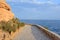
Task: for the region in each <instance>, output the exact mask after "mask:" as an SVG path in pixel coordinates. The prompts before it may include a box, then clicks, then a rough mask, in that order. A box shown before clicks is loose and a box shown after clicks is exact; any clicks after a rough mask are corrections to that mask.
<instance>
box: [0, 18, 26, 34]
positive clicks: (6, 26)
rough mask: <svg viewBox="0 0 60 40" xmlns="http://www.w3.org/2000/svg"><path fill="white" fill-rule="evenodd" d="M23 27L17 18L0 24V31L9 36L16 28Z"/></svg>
mask: <svg viewBox="0 0 60 40" xmlns="http://www.w3.org/2000/svg"><path fill="white" fill-rule="evenodd" d="M24 25H25V24H24V23H23V22H20V20H19V19H18V18H13V19H12V20H10V21H8V22H4V21H2V22H0V29H2V30H3V31H7V32H9V34H11V32H15V31H16V29H17V28H19V27H22V26H24Z"/></svg>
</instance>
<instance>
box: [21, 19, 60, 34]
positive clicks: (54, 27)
mask: <svg viewBox="0 0 60 40" xmlns="http://www.w3.org/2000/svg"><path fill="white" fill-rule="evenodd" d="M21 21H22V22H24V23H28V24H39V25H42V26H43V27H47V28H48V29H49V30H51V31H53V32H55V33H57V34H59V35H60V20H21Z"/></svg>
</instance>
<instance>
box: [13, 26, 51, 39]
mask: <svg viewBox="0 0 60 40" xmlns="http://www.w3.org/2000/svg"><path fill="white" fill-rule="evenodd" d="M14 40H51V39H50V38H49V37H48V36H46V35H45V34H44V33H43V32H42V31H41V30H40V29H38V28H37V27H35V26H26V27H25V28H24V30H23V31H22V32H21V33H19V34H18V35H17V36H16V37H15V39H14Z"/></svg>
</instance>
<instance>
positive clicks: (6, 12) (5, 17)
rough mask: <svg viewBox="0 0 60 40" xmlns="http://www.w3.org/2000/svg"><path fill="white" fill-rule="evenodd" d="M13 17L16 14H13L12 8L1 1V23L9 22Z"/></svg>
mask: <svg viewBox="0 0 60 40" xmlns="http://www.w3.org/2000/svg"><path fill="white" fill-rule="evenodd" d="M4 1H5V0H4ZM13 17H14V14H13V13H12V12H11V9H10V6H9V5H8V4H7V3H6V2H1V0H0V22H1V21H9V20H10V19H12V18H13Z"/></svg>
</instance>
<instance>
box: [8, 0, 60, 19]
mask: <svg viewBox="0 0 60 40" xmlns="http://www.w3.org/2000/svg"><path fill="white" fill-rule="evenodd" d="M7 3H8V4H10V6H11V8H12V12H13V13H14V14H15V16H16V17H18V18H20V19H36V20H60V0H7Z"/></svg>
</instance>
